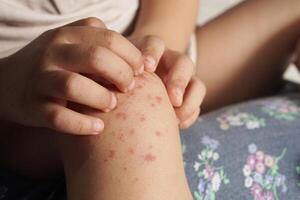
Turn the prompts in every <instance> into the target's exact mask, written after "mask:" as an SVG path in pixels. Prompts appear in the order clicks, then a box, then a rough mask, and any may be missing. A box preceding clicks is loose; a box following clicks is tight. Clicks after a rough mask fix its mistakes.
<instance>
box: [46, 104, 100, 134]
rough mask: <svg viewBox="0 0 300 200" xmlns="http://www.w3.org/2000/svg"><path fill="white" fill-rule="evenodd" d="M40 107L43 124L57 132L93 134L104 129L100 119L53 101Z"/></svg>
mask: <svg viewBox="0 0 300 200" xmlns="http://www.w3.org/2000/svg"><path fill="white" fill-rule="evenodd" d="M40 109H42V110H43V111H42V113H43V114H42V116H41V119H43V122H42V124H43V126H45V127H47V128H51V129H55V130H57V131H59V132H64V133H69V134H75V135H95V134H99V133H100V132H101V131H103V129H104V123H103V121H102V120H101V119H99V118H96V117H91V116H88V115H84V114H81V113H77V112H75V111H73V110H70V109H68V108H65V107H63V106H60V105H58V104H55V103H47V104H45V105H43V106H42V107H40Z"/></svg>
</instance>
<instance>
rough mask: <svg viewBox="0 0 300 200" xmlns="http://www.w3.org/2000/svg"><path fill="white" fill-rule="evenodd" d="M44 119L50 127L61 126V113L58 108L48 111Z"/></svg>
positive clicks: (56, 127) (58, 127) (57, 127)
mask: <svg viewBox="0 0 300 200" xmlns="http://www.w3.org/2000/svg"><path fill="white" fill-rule="evenodd" d="M46 120H47V122H48V123H49V126H50V127H53V128H55V129H60V128H61V127H62V126H63V119H62V114H61V111H60V110H59V109H55V110H53V111H51V112H49V113H48V115H47V116H46Z"/></svg>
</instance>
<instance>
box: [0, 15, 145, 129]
mask: <svg viewBox="0 0 300 200" xmlns="http://www.w3.org/2000/svg"><path fill="white" fill-rule="evenodd" d="M0 65H1V66H0V116H1V117H3V118H4V119H8V120H11V121H14V122H17V123H20V124H23V125H29V126H38V127H48V128H52V129H55V130H57V131H60V132H66V133H71V134H83V135H84V134H97V133H99V132H101V131H102V130H103V128H104V124H103V121H102V120H101V119H98V118H95V117H92V116H88V115H84V114H81V113H78V112H75V111H74V110H72V109H70V108H69V107H68V102H74V103H78V104H82V105H85V106H88V107H92V108H95V109H100V110H102V111H105V112H107V111H110V110H112V109H114V108H115V106H116V104H117V99H116V96H115V95H114V93H112V92H110V91H109V90H107V89H106V88H105V87H103V86H101V85H99V84H98V83H96V82H95V81H93V80H91V79H90V78H88V77H92V76H97V77H101V78H102V79H103V82H102V83H107V81H108V82H110V83H112V84H113V85H115V86H116V87H117V88H118V89H119V90H121V91H123V92H126V91H128V90H131V89H133V87H134V74H139V73H142V72H143V69H144V66H143V59H142V55H141V52H140V51H139V50H138V49H137V48H136V47H135V46H134V45H133V44H132V43H131V42H129V41H128V40H127V39H126V38H124V37H123V36H121V35H120V34H118V33H116V32H113V31H110V30H108V29H106V28H105V25H104V24H103V23H102V22H101V21H100V20H98V19H94V18H88V19H84V20H80V21H77V22H74V23H72V24H68V25H66V26H63V27H60V28H56V29H53V30H49V31H47V32H45V33H43V34H42V35H41V36H39V37H38V38H37V39H35V40H34V41H33V42H31V43H30V44H29V45H27V46H26V47H24V48H23V49H21V50H20V51H18V52H17V53H15V54H13V55H11V56H9V57H7V58H5V59H2V60H0ZM82 74H86V76H84V75H82Z"/></svg>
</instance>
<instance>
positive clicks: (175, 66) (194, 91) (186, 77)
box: [129, 35, 206, 128]
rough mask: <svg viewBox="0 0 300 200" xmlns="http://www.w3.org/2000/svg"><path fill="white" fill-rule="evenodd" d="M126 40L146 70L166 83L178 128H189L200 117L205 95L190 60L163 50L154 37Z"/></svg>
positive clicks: (184, 56)
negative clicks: (137, 53)
mask: <svg viewBox="0 0 300 200" xmlns="http://www.w3.org/2000/svg"><path fill="white" fill-rule="evenodd" d="M129 40H130V41H132V42H133V44H135V45H136V47H138V48H139V49H140V51H141V52H142V54H143V57H144V66H145V70H147V71H149V72H154V71H156V73H157V74H158V75H159V76H160V78H161V79H162V80H163V82H164V83H165V86H166V88H167V92H168V95H169V98H170V101H171V103H172V105H173V106H174V108H175V112H176V115H177V118H178V121H179V126H180V128H188V127H189V126H191V125H192V124H193V123H194V122H195V121H196V119H197V118H198V116H199V113H200V105H201V103H202V101H203V98H204V96H205V93H206V89H205V86H204V84H203V83H202V82H201V81H200V80H199V79H198V78H197V77H196V76H195V65H194V64H193V62H192V61H191V59H190V58H189V57H188V56H186V55H184V54H182V53H180V52H176V51H172V50H169V49H167V48H165V45H164V42H163V41H162V40H161V39H160V38H158V37H155V36H146V37H143V36H142V37H140V36H134V35H132V36H130V37H129Z"/></svg>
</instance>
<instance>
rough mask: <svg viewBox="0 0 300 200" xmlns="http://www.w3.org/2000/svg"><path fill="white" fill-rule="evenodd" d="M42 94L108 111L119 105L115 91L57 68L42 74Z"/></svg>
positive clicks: (40, 88) (40, 86) (40, 90)
mask: <svg viewBox="0 0 300 200" xmlns="http://www.w3.org/2000/svg"><path fill="white" fill-rule="evenodd" d="M39 83H40V84H39V86H38V90H39V92H40V93H41V94H43V95H45V96H48V97H54V98H59V99H64V100H67V101H71V102H75V103H79V104H82V105H85V106H88V107H91V108H95V109H100V110H103V111H105V112H108V111H110V110H112V109H114V108H115V107H116V105H117V99H116V96H115V95H114V93H112V92H110V91H108V90H107V89H106V88H104V87H102V86H101V85H99V84H97V83H96V82H94V81H92V80H90V79H88V78H86V77H84V76H82V75H80V74H77V73H73V72H68V71H64V70H56V71H51V72H47V73H44V74H42V75H41V77H40V82H39Z"/></svg>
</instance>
